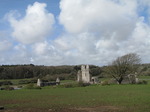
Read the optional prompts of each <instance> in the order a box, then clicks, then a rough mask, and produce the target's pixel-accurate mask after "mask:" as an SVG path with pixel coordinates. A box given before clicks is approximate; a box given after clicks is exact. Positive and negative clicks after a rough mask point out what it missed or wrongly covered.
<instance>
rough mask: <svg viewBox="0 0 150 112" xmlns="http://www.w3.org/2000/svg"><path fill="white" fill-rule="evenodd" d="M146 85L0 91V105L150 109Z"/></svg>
mask: <svg viewBox="0 0 150 112" xmlns="http://www.w3.org/2000/svg"><path fill="white" fill-rule="evenodd" d="M149 88H150V84H148V85H110V86H100V85H98V86H89V87H78V88H52V87H44V88H43V89H42V90H26V89H22V90H15V91H0V105H4V106H5V107H6V108H8V109H9V108H10V109H11V108H15V109H17V108H18V109H19V108H39V109H42V108H47V109H48V108H64V107H92V106H116V107H119V108H122V109H123V110H124V111H128V112H149V110H150V105H149V104H150V89H149Z"/></svg>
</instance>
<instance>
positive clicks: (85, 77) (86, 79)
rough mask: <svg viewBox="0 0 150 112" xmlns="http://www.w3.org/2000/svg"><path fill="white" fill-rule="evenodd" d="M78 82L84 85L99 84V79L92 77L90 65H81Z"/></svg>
mask: <svg viewBox="0 0 150 112" xmlns="http://www.w3.org/2000/svg"><path fill="white" fill-rule="evenodd" d="M77 81H78V82H83V83H93V84H96V83H99V79H98V77H92V76H91V74H90V72H89V65H81V70H79V71H78V73H77Z"/></svg>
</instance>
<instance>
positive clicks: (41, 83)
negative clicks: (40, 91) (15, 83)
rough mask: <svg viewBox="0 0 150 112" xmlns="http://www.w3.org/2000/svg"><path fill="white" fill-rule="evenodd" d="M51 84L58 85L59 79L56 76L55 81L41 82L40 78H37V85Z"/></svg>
mask: <svg viewBox="0 0 150 112" xmlns="http://www.w3.org/2000/svg"><path fill="white" fill-rule="evenodd" d="M51 85H60V79H59V78H58V77H57V79H56V82H42V81H41V79H38V80H37V86H39V87H43V86H51Z"/></svg>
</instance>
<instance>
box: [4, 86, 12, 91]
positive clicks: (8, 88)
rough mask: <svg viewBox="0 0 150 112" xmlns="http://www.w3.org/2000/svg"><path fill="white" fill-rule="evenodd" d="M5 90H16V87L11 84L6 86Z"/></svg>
mask: <svg viewBox="0 0 150 112" xmlns="http://www.w3.org/2000/svg"><path fill="white" fill-rule="evenodd" d="M4 90H14V88H13V87H10V86H5V88H4Z"/></svg>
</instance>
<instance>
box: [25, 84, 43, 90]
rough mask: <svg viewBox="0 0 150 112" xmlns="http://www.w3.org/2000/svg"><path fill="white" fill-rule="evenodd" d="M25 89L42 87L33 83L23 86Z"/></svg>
mask: <svg viewBox="0 0 150 112" xmlns="http://www.w3.org/2000/svg"><path fill="white" fill-rule="evenodd" d="M25 89H42V88H41V87H39V86H35V85H34V84H28V85H26V86H25Z"/></svg>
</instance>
